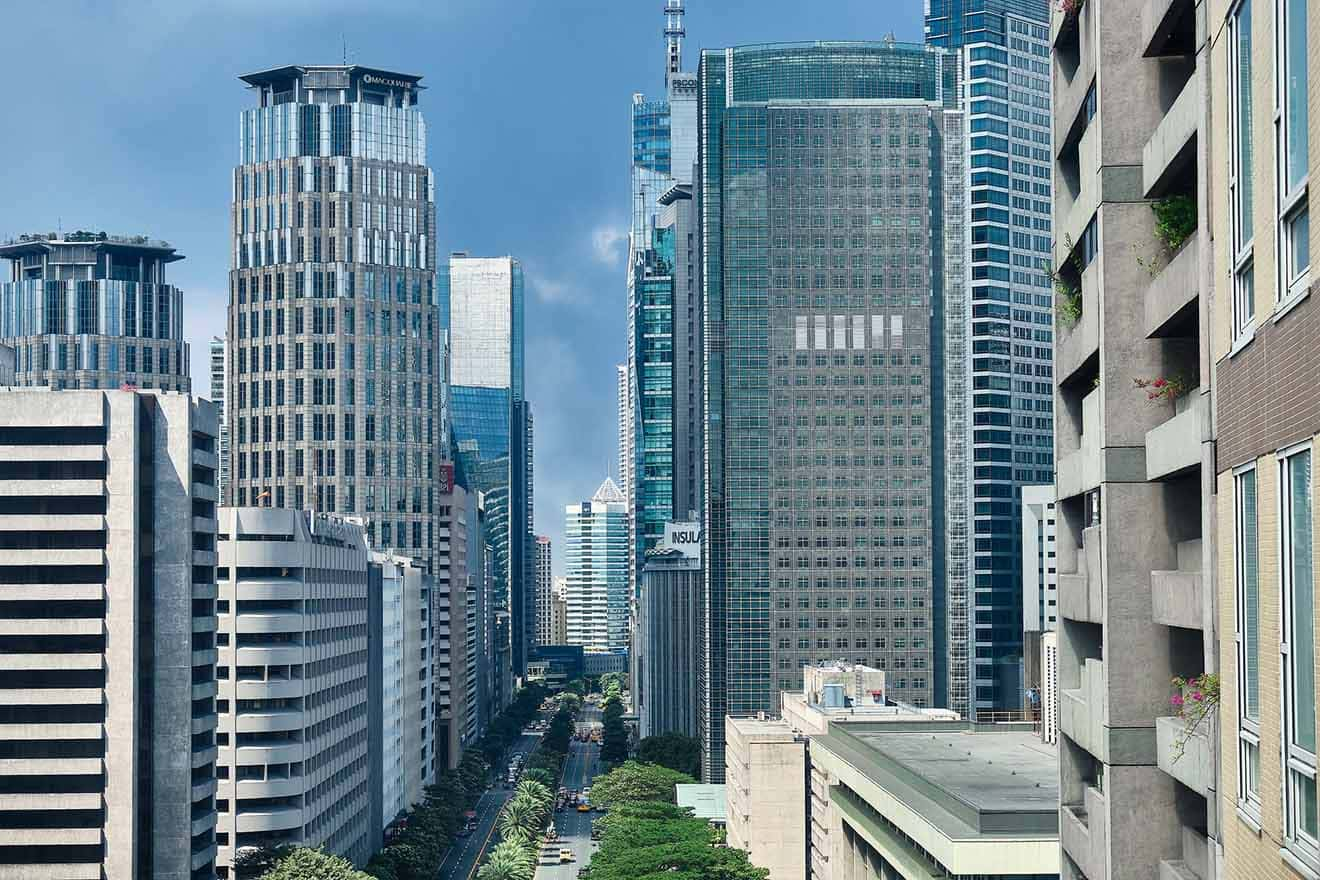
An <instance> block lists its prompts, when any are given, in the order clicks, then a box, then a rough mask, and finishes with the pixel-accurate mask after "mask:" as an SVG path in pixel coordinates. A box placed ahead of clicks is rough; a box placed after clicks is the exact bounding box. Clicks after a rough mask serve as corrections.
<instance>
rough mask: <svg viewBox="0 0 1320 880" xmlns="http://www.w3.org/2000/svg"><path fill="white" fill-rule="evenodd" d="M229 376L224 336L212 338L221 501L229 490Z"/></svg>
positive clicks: (213, 394) (227, 354) (213, 400)
mask: <svg viewBox="0 0 1320 880" xmlns="http://www.w3.org/2000/svg"><path fill="white" fill-rule="evenodd" d="M228 376H229V351H228V348H227V346H226V344H225V338H224V337H223V336H212V337H211V403H213V404H215V412H216V417H217V418H218V419H219V420H220V482H219V491H220V501H221V503H224V502H225V500H226V499H225V492H226V491H228V489H229V425H228V423H227V422H226V421H225V385H226V384H227V381H228V379H227V377H228Z"/></svg>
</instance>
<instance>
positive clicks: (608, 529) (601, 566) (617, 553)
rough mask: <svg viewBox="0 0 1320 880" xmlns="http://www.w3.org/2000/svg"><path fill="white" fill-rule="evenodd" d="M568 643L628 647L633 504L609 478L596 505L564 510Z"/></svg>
mask: <svg viewBox="0 0 1320 880" xmlns="http://www.w3.org/2000/svg"><path fill="white" fill-rule="evenodd" d="M564 520H565V523H564V576H565V578H566V580H567V593H568V643H569V644H570V645H582V646H584V647H586V648H587V649H588V650H593V651H621V650H626V649H627V647H628V599H629V595H628V505H627V501H626V499H625V498H624V495H623V493H622V492H620V491H619V487H618V486H617V485H615V483H614V481H613V480H611V479H610V478H608V477H606V478H605V482H603V483H601V484H600V488H598V489H597V490H596V493H595V494H594V495H592V496H591V500H590V501H583V502H582V503H580V504H569V505H567V506H566V507H565V508H564Z"/></svg>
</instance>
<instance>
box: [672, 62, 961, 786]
mask: <svg viewBox="0 0 1320 880" xmlns="http://www.w3.org/2000/svg"><path fill="white" fill-rule="evenodd" d="M698 80H699V101H698V113H699V116H698V132H699V141H698V190H699V201H698V205H699V221H698V225H699V229H698V239H699V241H700V243H701V246H702V250H701V257H700V259H701V265H700V275H699V277H700V280H701V284H702V291H701V297H702V303H701V309H702V315H703V324H704V327H703V332H704V335H705V341H704V345H703V350H704V363H703V368H704V382H705V413H706V418H705V425H704V429H705V443H704V447H705V450H706V461H705V465H706V467H705V477H704V479H705V491H704V493H703V495H704V505H703V520H704V523H703V525H704V531H705V536H704V537H705V547H706V559H707V571H706V577H705V590H704V593H705V597H704V603H705V607H704V616H705V620H704V621H703V628H704V630H705V632H706V633H707V637H706V639H705V644H704V645H703V646H702V651H701V656H700V658H699V661H698V690H699V692H700V698H699V699H700V704H699V706H698V726H699V728H700V730H701V736H702V739H703V760H704V762H705V767H704V768H703V772H704V776H703V778H705V779H707V780H709V781H713V782H717V781H721V780H722V778H723V770H724V718H725V716H726V715H746V714H750V713H754V712H756V711H775V709H776V708H777V706H778V693H779V691H781V690H784V689H796V688H799V687H801V683H802V679H801V675H802V672H801V670H802V667H803V665H804V664H807V663H816V662H819V661H828V660H836V659H838V658H841V657H842V658H847V659H848V660H850V661H854V662H857V661H860V662H864V663H866V664H868V665H873V666H877V667H879V668H882V669H885V670H886V671H887V672H888V675H889V689H890V692H891V693H892V694H893V695H894V696H895V697H897V698H898V699H901V700H904V701H906V702H911V703H914V704H918V705H926V706H930V705H936V704H937V702H938V699H939V698H940V696H941V688H940V684H939V682H940V677H941V675H942V670H941V668H940V666H941V663H940V660H941V658H942V656H943V655H944V653H945V648H944V646H943V640H944V639H946V638H947V633H946V621H947V615H948V614H949V609H948V607H947V593H948V590H949V585H948V583H947V582H948V580H949V578H950V577H952V576H953V575H952V574H951V573H950V572H948V571H946V570H945V564H944V560H945V554H946V547H947V546H949V544H950V542H951V541H954V540H965V538H960V535H962V534H963V532H962V530H963V529H965V514H966V509H967V505H966V501H965V497H964V496H965V490H964V488H963V487H964V486H965V482H966V481H965V479H962V478H960V474H962V475H965V467H966V465H965V460H964V459H963V458H962V455H963V452H962V444H961V443H958V442H957V441H956V439H955V440H953V441H948V440H947V438H949V437H953V438H958V437H959V436H960V435H961V434H962V433H963V432H964V431H965V430H966V427H965V425H964V424H963V420H964V419H965V408H963V407H962V406H961V405H960V403H959V401H961V400H962V399H963V397H964V395H965V388H963V387H962V383H963V382H964V381H965V379H964V378H963V375H964V370H965V366H964V364H965V344H966V326H965V323H966V316H965V309H964V306H963V303H964V299H965V290H964V287H963V277H964V271H965V264H964V259H965V255H964V242H965V232H964V229H965V227H964V224H963V217H964V208H965V205H964V202H963V198H964V188H965V185H964V169H963V166H962V156H963V151H964V142H963V129H962V126H963V122H962V113H961V111H960V109H959V108H958V102H957V88H956V86H957V70H956V68H955V65H954V59H953V57H952V56H950V55H949V54H947V53H946V52H944V51H943V50H940V49H935V48H930V47H925V46H921V45H911V44H903V43H897V42H894V41H892V40H887V41H884V42H874V43H799V44H780V45H758V46H746V47H738V48H732V49H723V50H707V51H704V52H703V53H702V56H701V61H700V66H699V70H698ZM951 402H952V405H951Z"/></svg>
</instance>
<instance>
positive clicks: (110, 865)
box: [0, 388, 216, 880]
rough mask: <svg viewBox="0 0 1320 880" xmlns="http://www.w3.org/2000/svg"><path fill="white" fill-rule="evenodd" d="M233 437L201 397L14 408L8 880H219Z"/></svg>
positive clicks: (9, 401)
mask: <svg viewBox="0 0 1320 880" xmlns="http://www.w3.org/2000/svg"><path fill="white" fill-rule="evenodd" d="M215 437H216V420H215V414H214V411H213V410H212V408H211V405H210V404H209V403H207V402H205V401H196V400H192V399H190V398H189V397H188V396H187V395H184V394H177V393H163V392H151V393H145V392H144V393H133V392H129V391H120V390H111V391H89V390H83V391H75V390H69V391H60V392H48V391H37V390H34V389H19V388H16V389H4V390H0V494H3V498H4V513H5V515H4V516H0V616H2V619H3V624H2V626H3V629H2V630H0V646H3V651H2V652H0V670H3V675H0V704H3V705H4V716H3V717H4V721H3V731H4V736H3V740H0V742H3V748H4V771H3V778H4V784H5V793H4V808H3V816H4V825H5V828H4V831H3V835H4V845H3V846H2V847H0V875H4V876H10V877H51V876H60V877H170V878H194V880H210V878H213V877H214V876H215V859H216V835H215V826H216V803H215V791H216V783H215V760H216V736H215V731H216V705H215V694H216V683H215V661H216V648H215V639H216V632H215V631H216V618H215V601H214V600H215V595H216V585H215V535H216V510H215V507H216V503H215V502H216V491H215V471H216V459H215Z"/></svg>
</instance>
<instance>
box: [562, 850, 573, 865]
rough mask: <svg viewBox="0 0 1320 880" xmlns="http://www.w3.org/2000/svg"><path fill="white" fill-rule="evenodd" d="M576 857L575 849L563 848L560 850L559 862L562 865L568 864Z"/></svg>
mask: <svg viewBox="0 0 1320 880" xmlns="http://www.w3.org/2000/svg"><path fill="white" fill-rule="evenodd" d="M575 858H577V857H576V856H575V855H573V851H572V850H571V849H561V850H560V851H559V863H560V864H561V865H563V864H567V863H569V862H571V861H573V860H574V859H575Z"/></svg>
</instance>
